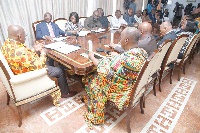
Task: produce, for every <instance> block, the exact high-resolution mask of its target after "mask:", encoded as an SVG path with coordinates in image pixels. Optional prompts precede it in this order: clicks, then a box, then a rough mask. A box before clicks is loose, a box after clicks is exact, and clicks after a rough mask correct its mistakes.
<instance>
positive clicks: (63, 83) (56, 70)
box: [46, 61, 70, 95]
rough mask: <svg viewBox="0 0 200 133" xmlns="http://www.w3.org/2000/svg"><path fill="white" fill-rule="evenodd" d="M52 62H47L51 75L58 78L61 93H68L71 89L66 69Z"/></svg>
mask: <svg viewBox="0 0 200 133" xmlns="http://www.w3.org/2000/svg"><path fill="white" fill-rule="evenodd" d="M51 63H52V62H51V61H50V62H49V61H47V62H46V65H47V68H48V74H49V76H50V77H53V78H57V79H58V86H59V88H60V91H61V94H64V95H65V94H68V93H69V92H70V90H69V86H68V83H67V80H66V76H65V71H64V69H63V68H61V67H55V66H52V64H51Z"/></svg>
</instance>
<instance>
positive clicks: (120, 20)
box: [111, 10, 127, 28]
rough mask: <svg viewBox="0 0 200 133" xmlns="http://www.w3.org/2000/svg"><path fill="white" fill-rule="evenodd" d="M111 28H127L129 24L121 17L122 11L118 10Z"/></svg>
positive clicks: (112, 20)
mask: <svg viewBox="0 0 200 133" xmlns="http://www.w3.org/2000/svg"><path fill="white" fill-rule="evenodd" d="M111 26H112V27H115V28H120V27H121V26H124V27H126V26H127V22H126V21H125V20H124V19H123V17H122V16H121V11H120V10H116V11H115V16H114V17H112V18H111Z"/></svg>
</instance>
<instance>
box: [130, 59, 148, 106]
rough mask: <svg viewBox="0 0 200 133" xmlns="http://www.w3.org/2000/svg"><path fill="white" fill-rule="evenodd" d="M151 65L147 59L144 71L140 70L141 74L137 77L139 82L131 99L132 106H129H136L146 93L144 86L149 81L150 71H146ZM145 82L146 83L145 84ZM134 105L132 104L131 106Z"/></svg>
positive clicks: (135, 85)
mask: <svg viewBox="0 0 200 133" xmlns="http://www.w3.org/2000/svg"><path fill="white" fill-rule="evenodd" d="M148 64H149V60H148V59H147V60H146V62H145V63H144V65H143V67H142V69H141V70H140V73H139V75H138V77H137V80H136V82H135V84H134V86H133V90H132V92H131V96H130V97H131V99H130V104H129V106H132V105H133V106H134V105H135V103H136V102H137V101H138V100H139V98H140V97H141V95H142V94H143V93H144V91H145V89H143V86H144V84H145V83H146V82H147V79H148V76H149V74H148V70H147V72H146V73H145V71H146V68H147V66H148ZM143 82H144V83H143ZM131 103H132V104H131Z"/></svg>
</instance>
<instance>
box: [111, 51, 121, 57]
mask: <svg viewBox="0 0 200 133" xmlns="http://www.w3.org/2000/svg"><path fill="white" fill-rule="evenodd" d="M118 54H119V53H117V52H110V55H111V56H115V55H118Z"/></svg>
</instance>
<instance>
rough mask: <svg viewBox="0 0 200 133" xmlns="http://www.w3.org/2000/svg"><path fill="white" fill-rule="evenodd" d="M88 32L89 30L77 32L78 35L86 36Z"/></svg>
mask: <svg viewBox="0 0 200 133" xmlns="http://www.w3.org/2000/svg"><path fill="white" fill-rule="evenodd" d="M88 33H90V31H80V32H79V33H78V35H79V36H87V34H88Z"/></svg>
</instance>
